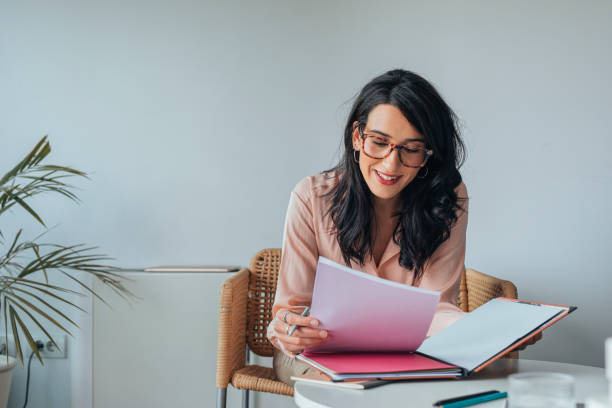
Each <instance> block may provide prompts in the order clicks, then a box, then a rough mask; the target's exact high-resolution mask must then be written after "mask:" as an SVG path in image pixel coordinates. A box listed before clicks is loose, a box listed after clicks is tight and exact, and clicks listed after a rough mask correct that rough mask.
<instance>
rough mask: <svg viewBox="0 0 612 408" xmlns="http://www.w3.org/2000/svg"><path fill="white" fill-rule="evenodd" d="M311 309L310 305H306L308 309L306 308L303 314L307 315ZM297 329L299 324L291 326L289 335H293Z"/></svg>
mask: <svg viewBox="0 0 612 408" xmlns="http://www.w3.org/2000/svg"><path fill="white" fill-rule="evenodd" d="M309 311H310V306H306V309H304V311H303V312H302V316H306V315H307V314H308V312H309ZM296 329H297V324H296V325H295V326H291V329H290V330H289V336H291V335H293V332H295V330H296Z"/></svg>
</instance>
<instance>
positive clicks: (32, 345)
mask: <svg viewBox="0 0 612 408" xmlns="http://www.w3.org/2000/svg"><path fill="white" fill-rule="evenodd" d="M11 309H12V310H15V309H13V307H12V306H11ZM15 319H16V320H17V323H18V324H19V327H21V332H22V333H23V334H24V335H25V337H26V340H27V341H28V343H29V344H30V349H32V351H33V352H34V354H36V357H38V361H40V364H42V365H44V363H43V361H42V358H41V357H40V352H39V351H38V347H37V346H36V342H35V341H34V339H33V338H32V335H31V334H30V331H29V330H28V328H27V327H26V325H25V324H23V321H22V320H21V318H20V317H19V313H17V312H16V311H15ZM21 363H22V364H23V361H22V362H21Z"/></svg>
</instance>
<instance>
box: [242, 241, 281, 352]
mask: <svg viewBox="0 0 612 408" xmlns="http://www.w3.org/2000/svg"><path fill="white" fill-rule="evenodd" d="M280 259H281V250H280V249H279V248H273V249H263V250H261V251H259V252H258V253H256V254H255V256H253V258H252V259H251V265H250V266H249V270H250V276H249V292H248V303H247V332H246V335H247V343H248V345H249V349H250V350H251V351H252V352H254V353H255V354H258V355H260V356H266V357H271V356H272V355H273V354H274V347H273V346H272V344H270V342H269V341H268V338H267V337H266V330H267V328H268V325H269V324H270V321H271V320H272V305H273V304H274V295H275V294H276V280H277V278H278V270H279V268H280Z"/></svg>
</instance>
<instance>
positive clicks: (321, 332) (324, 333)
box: [319, 330, 327, 338]
mask: <svg viewBox="0 0 612 408" xmlns="http://www.w3.org/2000/svg"><path fill="white" fill-rule="evenodd" d="M319 336H321V337H324V338H325V337H327V332H326V331H325V330H321V331H320V332H319Z"/></svg>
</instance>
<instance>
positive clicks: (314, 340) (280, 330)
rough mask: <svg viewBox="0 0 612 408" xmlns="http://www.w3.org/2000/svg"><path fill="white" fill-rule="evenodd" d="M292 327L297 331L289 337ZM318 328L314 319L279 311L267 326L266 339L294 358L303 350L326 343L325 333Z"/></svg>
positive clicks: (317, 323)
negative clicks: (295, 327)
mask: <svg viewBox="0 0 612 408" xmlns="http://www.w3.org/2000/svg"><path fill="white" fill-rule="evenodd" d="M294 325H296V326H297V329H296V330H295V331H294V332H293V334H292V335H291V336H290V335H289V332H290V331H291V327H293V326H294ZM318 326H319V321H318V320H317V319H315V318H312V317H308V316H301V315H299V314H298V313H295V312H292V311H291V310H288V309H279V310H278V312H277V313H276V316H275V317H274V320H272V322H271V323H270V326H268V338H269V339H270V341H271V342H272V344H273V345H274V346H275V347H277V348H279V349H280V350H282V351H283V352H284V353H285V354H289V355H291V356H294V355H295V354H297V353H300V352H301V351H302V350H304V349H307V348H311V347H315V346H318V345H319V344H322V343H325V342H326V341H327V331H326V330H324V329H318V328H317V327H318ZM271 331H272V332H271Z"/></svg>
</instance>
